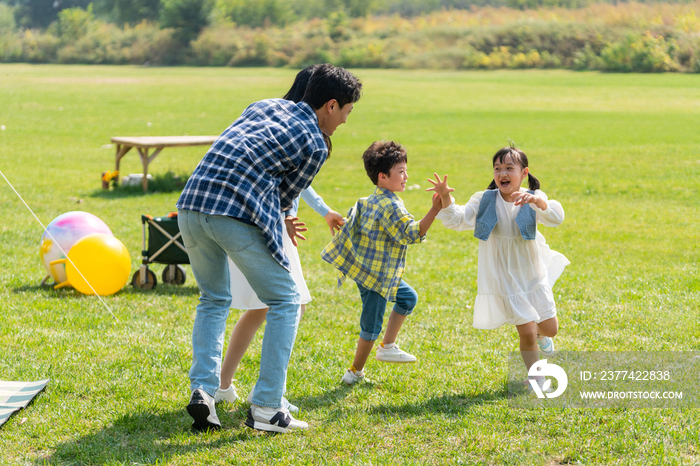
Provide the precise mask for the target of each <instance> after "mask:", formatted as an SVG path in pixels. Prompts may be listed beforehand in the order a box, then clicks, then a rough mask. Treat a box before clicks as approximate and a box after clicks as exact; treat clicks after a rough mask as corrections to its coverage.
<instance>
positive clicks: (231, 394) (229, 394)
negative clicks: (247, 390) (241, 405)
mask: <svg viewBox="0 0 700 466" xmlns="http://www.w3.org/2000/svg"><path fill="white" fill-rule="evenodd" d="M237 399H238V393H236V387H234V386H233V384H231V385H229V387H228V388H227V389H225V390H222V389H220V388H217V389H216V394H214V403H220V402H222V401H228V402H229V403H233V402H234V401H236V400H237Z"/></svg>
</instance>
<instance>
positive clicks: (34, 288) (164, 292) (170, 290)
mask: <svg viewBox="0 0 700 466" xmlns="http://www.w3.org/2000/svg"><path fill="white" fill-rule="evenodd" d="M12 292H13V293H25V292H33V293H44V295H45V296H46V298H54V299H84V298H90V297H91V295H84V294H82V293H80V292H78V291H76V290H75V289H73V288H60V289H58V290H54V289H53V284H52V285H22V286H17V287H15V288H13V289H12ZM195 294H199V288H197V285H180V286H177V285H167V284H166V285H163V284H160V283H159V284H158V286H156V288H155V289H154V290H139V289H136V288H134V287H133V286H131V284H130V283H127V284H126V285H125V286H124V288H122V289H121V290H119V291H118V292H116V293H114V294H113V295H110V296H135V295H145V296H150V295H155V296H190V295H195Z"/></svg>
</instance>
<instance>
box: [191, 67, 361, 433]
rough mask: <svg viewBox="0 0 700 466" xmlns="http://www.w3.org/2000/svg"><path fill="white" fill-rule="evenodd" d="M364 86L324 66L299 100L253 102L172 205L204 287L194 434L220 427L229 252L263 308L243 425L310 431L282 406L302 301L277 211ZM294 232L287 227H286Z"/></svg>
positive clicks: (322, 155)
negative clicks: (218, 396) (257, 356)
mask: <svg viewBox="0 0 700 466" xmlns="http://www.w3.org/2000/svg"><path fill="white" fill-rule="evenodd" d="M361 89H362V85H361V84H360V82H359V81H358V80H357V78H356V77H355V76H353V75H352V74H351V73H350V72H348V71H346V70H344V69H343V68H336V67H334V66H331V65H328V64H326V65H321V66H320V67H319V68H318V69H317V70H316V71H315V72H314V74H313V76H312V77H311V79H310V80H309V83H308V85H307V87H306V93H305V95H304V98H303V99H302V101H301V102H299V103H294V102H291V101H287V100H283V99H270V100H264V101H261V102H256V103H253V104H252V105H250V106H249V107H248V108H247V109H246V110H245V111H244V112H243V114H242V115H241V117H240V118H238V119H237V120H236V121H235V122H233V124H232V125H231V126H230V127H229V128H227V129H226V130H225V131H224V132H223V133H222V134H221V136H219V138H218V139H217V140H216V141H215V142H214V144H212V146H211V148H210V149H209V151H208V152H207V153H206V155H205V156H204V158H203V159H202V161H201V162H200V163H199V165H198V166H197V168H196V169H195V171H194V173H192V176H191V177H190V179H189V180H188V182H187V185H186V186H185V189H184V190H183V192H182V195H181V196H180V199H179V200H178V202H177V207H178V225H179V227H180V232H181V233H182V237H183V240H184V242H185V246H186V247H187V252H188V255H189V257H190V264H191V265H192V272H193V273H194V276H195V279H196V280H197V285H198V286H199V290H200V298H199V304H198V305H197V314H196V317H195V321H194V328H193V331H192V368H191V369H190V388H191V390H192V395H191V397H190V402H189V404H188V405H187V411H188V413H189V414H190V416H192V418H193V419H194V423H193V424H192V426H193V428H194V429H197V430H207V429H218V428H220V427H221V424H220V422H219V419H218V417H217V415H216V409H215V407H214V398H213V397H214V394H215V393H216V389H217V388H218V387H219V377H220V372H221V353H222V349H223V342H224V331H225V329H226V318H227V317H228V313H229V307H230V306H231V288H230V287H231V283H230V278H229V268H228V262H227V256H228V257H230V258H231V260H232V261H233V262H234V263H235V264H236V266H238V268H239V269H240V271H241V272H242V273H243V275H244V276H245V278H246V279H247V281H248V283H249V284H250V285H251V287H252V288H253V290H254V291H255V293H256V294H257V295H258V297H259V298H260V300H261V301H262V302H263V303H265V304H266V305H267V306H268V307H269V310H268V311H267V325H266V327H265V336H264V338H263V345H262V354H261V357H260V375H259V377H258V381H257V383H256V385H255V388H254V390H253V394H252V395H253V396H252V406H251V408H250V409H249V410H248V418H247V420H246V425H248V426H250V427H253V428H255V429H260V430H267V431H274V432H282V433H284V432H287V431H288V430H289V429H305V428H307V427H308V425H307V424H306V423H305V422H302V421H298V420H296V419H294V418H293V417H292V416H291V415H290V414H289V411H288V410H287V409H286V408H284V407H283V406H282V396H283V395H284V387H285V383H286V377H287V365H288V364H289V358H290V356H291V353H292V347H293V345H294V340H295V338H296V331H297V325H298V322H299V307H300V301H301V299H300V296H299V291H298V289H297V286H296V284H295V282H294V279H293V278H292V275H291V272H290V266H289V261H288V259H287V256H286V255H285V253H284V251H283V246H282V234H286V232H285V231H284V230H285V222H284V221H283V217H282V212H284V211H286V210H289V209H290V208H291V207H292V204H293V201H294V199H295V198H296V197H298V196H299V194H300V193H301V191H302V190H304V189H306V188H307V187H308V186H309V185H310V184H311V181H312V180H313V178H314V176H315V175H316V173H318V171H319V170H320V168H321V166H322V165H323V163H324V162H325V160H326V157H327V156H328V149H327V147H326V145H325V142H324V134H325V135H327V136H331V135H332V134H333V132H334V131H335V129H336V128H337V127H338V126H339V125H341V124H343V123H345V121H346V120H347V117H348V115H349V113H350V111H351V110H352V107H353V103H354V102H356V101H357V100H358V99H359V98H360V91H361ZM295 230H296V228H295V226H294V222H293V221H291V222H290V224H289V225H287V231H291V232H292V233H291V234H292V235H295V234H298V232H295Z"/></svg>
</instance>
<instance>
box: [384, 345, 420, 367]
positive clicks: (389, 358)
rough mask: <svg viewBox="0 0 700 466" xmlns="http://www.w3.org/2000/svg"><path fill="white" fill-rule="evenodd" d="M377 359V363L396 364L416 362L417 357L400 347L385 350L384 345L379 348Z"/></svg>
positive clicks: (394, 346)
mask: <svg viewBox="0 0 700 466" xmlns="http://www.w3.org/2000/svg"><path fill="white" fill-rule="evenodd" d="M376 359H377V361H382V362H395V363H405V362H416V357H415V356H413V355H412V354H408V353H407V352H405V351H404V350H402V349H401V348H399V345H397V344H394V345H392V346H391V348H385V347H384V343H381V344H380V345H379V346H377V355H376Z"/></svg>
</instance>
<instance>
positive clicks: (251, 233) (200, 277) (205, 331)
mask: <svg viewBox="0 0 700 466" xmlns="http://www.w3.org/2000/svg"><path fill="white" fill-rule="evenodd" d="M178 226H179V227H180V232H181V233H182V238H183V240H184V243H185V247H186V248H187V253H188V255H189V257H190V264H191V266H192V272H193V273H194V277H195V279H196V280H197V285H198V286H199V290H200V293H201V296H200V298H199V304H198V305H197V315H196V317H195V319H194V328H193V330H192V368H191V369H190V382H191V383H190V388H191V389H192V390H195V389H197V388H201V389H202V390H204V391H205V392H207V393H209V394H210V395H212V396H213V395H214V394H215V393H216V389H217V388H218V387H219V379H220V375H221V353H222V350H223V343H224V332H225V330H226V318H227V317H228V313H229V307H230V306H231V278H230V274H229V268H228V261H227V256H228V257H230V258H231V260H233V262H234V263H235V264H236V265H237V266H238V268H239V269H240V270H241V272H242V273H243V275H244V276H245V277H246V279H247V280H248V283H249V284H250V286H251V287H252V288H253V290H254V291H255V293H256V294H257V295H258V297H259V298H260V300H261V301H262V302H263V303H265V304H266V305H267V306H269V310H268V311H267V325H266V326H265V336H264V337H263V344H262V354H261V355H260V375H259V377H258V382H257V384H256V385H255V388H254V390H253V404H256V405H259V406H266V407H272V408H276V407H279V406H281V405H282V396H283V395H284V388H285V382H286V379H287V365H288V364H289V358H290V356H291V354H292V348H293V346H294V339H295V338H296V334H297V327H298V325H299V309H300V301H301V299H300V296H299V291H298V289H297V286H296V283H295V282H294V279H293V278H292V274H291V272H288V271H287V270H286V269H285V268H284V267H282V266H281V265H280V264H279V263H278V262H277V261H276V260H275V259H274V258H273V257H272V255H271V254H270V251H269V249H268V248H267V245H266V244H265V239H264V238H263V236H262V232H261V230H260V228H258V227H256V226H253V225H247V224H245V223H243V222H239V221H238V220H235V219H233V218H230V217H226V216H222V215H207V214H202V213H200V212H194V211H189V210H179V211H178Z"/></svg>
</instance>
